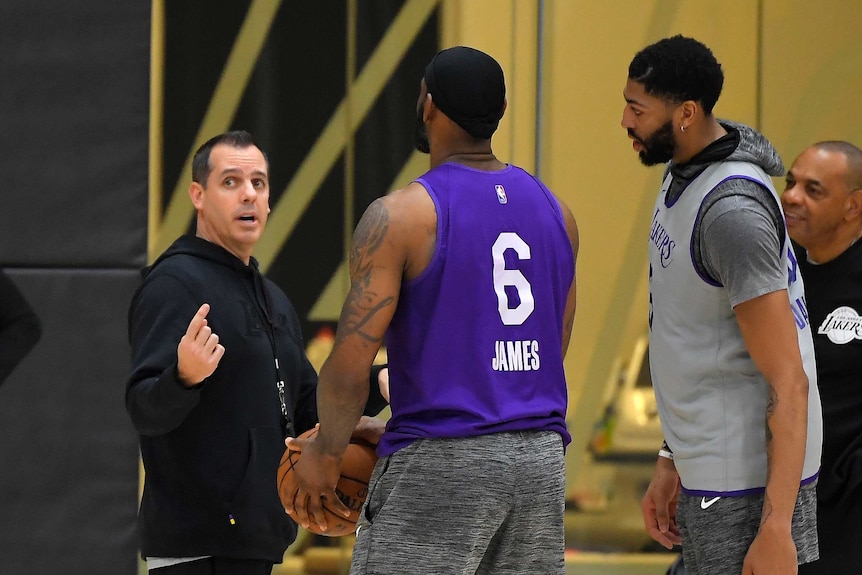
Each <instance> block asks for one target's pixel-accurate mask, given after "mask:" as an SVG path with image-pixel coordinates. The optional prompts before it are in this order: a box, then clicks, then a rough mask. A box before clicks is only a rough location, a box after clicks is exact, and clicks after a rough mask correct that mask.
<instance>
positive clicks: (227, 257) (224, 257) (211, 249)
mask: <svg viewBox="0 0 862 575" xmlns="http://www.w3.org/2000/svg"><path fill="white" fill-rule="evenodd" d="M177 255H191V256H195V257H198V258H203V259H206V260H209V261H211V262H214V263H217V264H220V265H223V266H226V267H229V268H231V269H234V270H237V271H238V272H245V273H250V272H252V271H253V270H256V269H257V260H256V259H254V258H251V259H250V260H249V265H245V264H244V263H243V262H242V260H240V259H239V258H238V257H236V256H235V255H233V254H232V253H230V252H229V251H227V250H226V249H224V248H223V247H221V246H220V245H218V244H214V243H212V242H210V241H207V240H205V239H203V238H199V237H197V236H192V235H185V236H180V237H179V238H177V239H176V241H174V243H172V244H171V245H170V247H169V248H168V249H167V250H165V251H164V253H162V255H160V256H159V257H158V258H157V259H156V261H154V262H153V263H152V265H150V266H148V267H145V268H144V269H142V270H141V276H143V277H144V278H146V277H147V276H148V275H150V273H151V272H152V271H153V269H155V268H156V266H158V265H159V264H161V263H162V262H164V261H165V260H167V259H168V258H170V257H173V256H177Z"/></svg>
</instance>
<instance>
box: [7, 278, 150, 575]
mask: <svg viewBox="0 0 862 575" xmlns="http://www.w3.org/2000/svg"><path fill="white" fill-rule="evenodd" d="M6 273H7V274H8V275H9V277H10V278H11V279H12V280H13V281H14V282H15V283H16V284H17V285H18V286H19V287H20V289H21V291H22V292H23V294H24V296H25V297H26V298H27V300H28V301H29V302H30V304H31V306H32V307H33V308H34V309H35V311H36V313H37V315H38V316H39V318H40V320H41V323H42V337H41V339H40V341H39V343H38V344H37V345H36V347H35V348H34V349H33V351H31V352H30V354H29V355H28V356H27V357H26V358H25V359H24V361H23V362H22V363H21V364H20V365H19V366H18V367H17V368H16V370H15V371H14V372H13V373H12V375H11V376H10V377H9V378H8V379H7V380H6V381H5V382H4V383H3V384H2V386H0V573H4V574H9V575H26V574H37V573H40V574H41V573H44V574H46V575H50V574H58V575H59V574H61V573H62V574H63V575H77V574H80V575H85V574H86V575H100V574H105V575H108V574H111V575H113V574H126V575H131V574H133V573H135V572H136V569H137V562H136V561H137V560H136V549H137V544H136V541H135V532H134V520H135V514H136V512H137V490H138V444H137V436H136V435H135V434H134V430H133V429H132V426H131V423H130V422H129V419H128V417H127V416H126V411H125V408H124V382H125V379H126V377H127V376H128V370H129V359H128V358H129V351H128V350H129V347H128V343H127V340H126V331H125V324H126V322H125V317H126V309H127V308H128V302H129V299H130V298H131V295H132V293H133V291H134V289H135V287H136V286H137V285H138V282H139V278H140V275H139V274H138V273H137V272H135V271H109V270H105V271H96V270H62V271H58V270H51V269H39V270H18V269H7V270H6Z"/></svg>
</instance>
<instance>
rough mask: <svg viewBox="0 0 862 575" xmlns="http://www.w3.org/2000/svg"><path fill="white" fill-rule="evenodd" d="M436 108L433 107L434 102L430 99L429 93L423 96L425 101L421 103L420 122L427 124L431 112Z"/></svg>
mask: <svg viewBox="0 0 862 575" xmlns="http://www.w3.org/2000/svg"><path fill="white" fill-rule="evenodd" d="M436 109H437V106H435V105H434V101H433V99H432V98H431V93H430V92H429V93H427V94H425V101H424V102H422V121H423V122H427V121H428V119H429V118H430V117H431V112H432V110H436Z"/></svg>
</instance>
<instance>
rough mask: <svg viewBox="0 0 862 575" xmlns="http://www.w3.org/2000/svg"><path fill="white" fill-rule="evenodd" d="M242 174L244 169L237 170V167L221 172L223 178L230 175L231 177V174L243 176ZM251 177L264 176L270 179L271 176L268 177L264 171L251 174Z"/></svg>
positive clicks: (255, 171)
mask: <svg viewBox="0 0 862 575" xmlns="http://www.w3.org/2000/svg"><path fill="white" fill-rule="evenodd" d="M241 173H242V168H236V167H229V168H225V169H223V170H222V171H221V175H222V176H228V175H231V174H241ZM251 175H252V176H257V177H260V176H263V177H264V178H268V177H269V175H268V174H267V173H266V172H265V171H263V170H254V171H253V172H252V173H251Z"/></svg>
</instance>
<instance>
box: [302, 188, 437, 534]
mask: <svg viewBox="0 0 862 575" xmlns="http://www.w3.org/2000/svg"><path fill="white" fill-rule="evenodd" d="M436 221H437V220H436V212H435V210H434V204H433V202H432V201H431V198H430V197H429V196H428V194H427V192H426V191H425V189H424V188H423V187H422V186H421V185H419V184H416V183H414V184H411V185H410V186H408V187H406V188H404V189H403V190H398V191H396V192H393V193H392V194H390V195H388V196H386V197H383V198H380V199H377V200H375V201H374V202H373V203H372V204H371V205H370V206H369V207H368V209H367V210H366V211H365V214H364V215H363V216H362V219H361V220H360V221H359V224H358V225H357V227H356V231H355V232H354V236H353V246H352V249H351V251H350V262H349V267H350V292H349V293H348V295H347V299H346V301H345V302H344V306H343V307H342V310H341V317H340V319H339V320H338V329H337V331H336V335H335V344H334V346H333V348H332V351H331V352H330V355H329V357H328V358H327V360H326V362H325V363H324V364H323V367H322V368H321V369H320V376H319V383H318V387H317V406H318V407H317V411H318V417H319V419H320V429H319V431H318V433H317V436H316V437H315V438H314V439H313V440H309V441H302V442H300V441H297V440H289V442H288V445H289V446H291V447H292V448H298V449H301V450H302V452H303V453H302V457H301V458H300V460H299V463H297V465H296V467H295V472H296V477H297V483H298V485H299V489H298V491H297V493H296V494H295V495H294V505H293V507H290V506H288V507H287V508H286V509H287V511H288V512H290V513H291V514H292V515H293V516H294V517H295V518H296V519H297V521H298V522H299V523H300V524H301V525H303V526H308V524H309V521H315V522H316V523H317V524H318V525H320V526H321V527H324V526H325V525H326V518H325V516H324V514H323V509H322V498H323V499H326V500H327V501H328V502H329V504H330V506H332V507H334V508H336V510H337V511H340V512H342V513H344V514H345V515H346V514H347V508H346V507H344V506H343V505H342V504H341V503H340V501H338V499H337V497H336V496H335V492H334V490H335V485H336V483H337V480H338V474H339V469H340V464H341V458H342V456H343V454H344V450H345V449H346V448H347V445H348V443H349V441H350V436H351V434H352V432H353V430H354V428H355V427H356V424H357V422H358V421H359V418H360V416H361V415H362V411H363V409H364V406H365V403H366V401H367V399H368V385H369V382H368V371H369V369H370V367H371V363H372V362H373V360H374V357H375V355H376V354H377V351H378V349H379V348H380V345H381V344H382V342H383V336H384V334H385V333H386V329H387V328H388V327H389V322H390V321H391V320H392V316H393V314H394V313H395V308H396V305H397V303H398V296H399V292H400V289H401V282H402V280H403V279H409V278H411V277H415V275H417V274H418V273H420V272H421V271H422V269H424V267H425V266H427V264H428V261H430V255H431V253H433V249H434V239H435V238H436V225H437V224H436Z"/></svg>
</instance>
